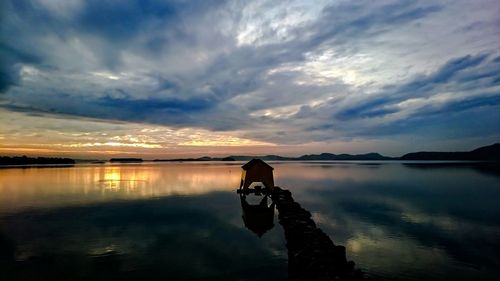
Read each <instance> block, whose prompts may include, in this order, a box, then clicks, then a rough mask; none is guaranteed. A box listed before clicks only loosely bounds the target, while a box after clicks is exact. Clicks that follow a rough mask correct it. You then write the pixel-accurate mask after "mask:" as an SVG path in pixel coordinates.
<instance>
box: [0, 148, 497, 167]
mask: <svg viewBox="0 0 500 281" xmlns="http://www.w3.org/2000/svg"><path fill="white" fill-rule="evenodd" d="M253 158H260V159H262V160H264V161H346V160H356V161H370V160H371V161H386V160H404V161H500V143H495V144H492V145H488V146H483V147H480V148H477V149H474V150H471V151H466V152H433V151H421V152H412V153H408V154H405V155H403V156H401V157H387V156H383V155H380V154H379V153H375V152H371V153H365V154H333V153H321V154H306V155H302V156H299V157H285V156H279V155H261V156H248V155H232V156H227V157H209V156H204V157H199V158H176V159H155V160H153V161H154V162H190V161H249V160H252V159H253ZM92 161H93V162H90V163H99V164H101V163H104V161H95V160H92ZM75 162H76V161H75V160H73V159H70V158H47V157H37V158H34V157H26V156H21V157H7V156H3V157H0V165H39V164H75ZM87 162H88V161H87ZM109 162H112V163H141V162H144V160H143V159H141V158H111V159H110V160H109Z"/></svg>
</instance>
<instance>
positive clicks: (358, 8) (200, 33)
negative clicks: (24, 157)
mask: <svg viewBox="0 0 500 281" xmlns="http://www.w3.org/2000/svg"><path fill="white" fill-rule="evenodd" d="M0 5H1V7H0V10H1V11H0V107H1V108H3V109H2V110H1V114H2V120H13V116H17V117H16V120H17V121H16V120H13V121H12V122H10V123H9V124H6V125H3V126H2V129H1V131H0V134H1V136H2V142H3V143H4V148H5V147H7V145H9V147H12V145H11V144H14V143H15V139H16V138H15V137H14V136H13V135H12V134H10V133H9V132H10V131H12V130H14V129H15V128H18V127H23V126H25V125H26V124H25V123H24V122H28V121H27V120H32V119H33V118H37V119H40V120H45V121H40V122H38V123H37V124H38V126H39V127H33V126H31V125H30V126H29V127H30V128H31V130H32V131H33V133H36V132H37V131H44V130H46V129H47V127H48V126H49V124H51V125H53V123H61V125H60V126H59V128H58V131H57V134H58V133H61V134H66V133H68V132H69V131H73V130H74V128H70V126H65V125H64V124H65V123H66V121H64V119H66V118H71V119H72V120H73V121H72V122H76V123H78V122H80V123H81V124H87V123H88V122H90V121H89V120H92V122H96V123H99V124H102V125H101V126H103V127H102V128H100V132H102V133H106V132H107V131H108V130H109V131H113V128H114V127H115V124H121V125H120V126H124V128H122V129H123V130H126V129H125V128H126V126H127V124H128V126H129V127H130V128H131V129H130V132H128V133H125V131H123V132H121V133H120V134H122V135H123V134H125V135H130V136H131V139H134V138H135V140H138V139H137V137H136V136H137V135H141V134H140V133H139V132H138V131H137V128H139V127H140V126H143V127H144V128H162V129H161V130H163V131H165V132H166V131H168V132H171V133H168V134H167V133H165V134H166V135H168V136H170V135H172V134H176V133H178V135H177V137H180V138H182V140H181V139H178V140H177V141H176V142H172V143H170V142H167V143H168V144H167V143H164V142H163V140H161V141H160V142H161V143H162V144H157V145H159V146H160V148H165V149H167V148H168V149H172V147H177V146H182V144H187V143H192V142H191V139H190V137H189V135H187V134H183V133H179V132H187V131H189V130H192V131H193V132H194V131H196V132H203V133H202V134H203V136H204V138H206V139H207V141H206V142H205V144H206V146H207V147H209V146H211V147H215V146H218V145H227V144H228V143H227V140H229V139H232V140H233V142H231V141H229V145H230V146H232V145H234V144H235V143H236V142H234V140H237V142H239V143H241V144H252V145H253V144H256V145H268V149H269V150H268V151H273V150H275V149H277V147H285V146H287V145H289V146H290V147H294V146H296V145H304V144H307V145H309V146H310V147H312V146H314V145H316V147H317V148H319V147H322V148H326V149H330V150H332V149H336V148H337V147H338V144H339V143H341V142H343V143H356V142H364V143H365V145H362V146H360V147H359V148H361V147H364V148H366V149H370V148H369V147H370V145H368V144H373V145H375V144H377V145H378V146H379V147H380V148H381V149H382V150H383V149H384V147H388V146H389V143H391V142H392V141H394V140H397V141H396V143H402V144H404V143H407V142H408V140H412V139H413V140H414V139H420V138H425V139H426V143H428V144H429V145H430V147H431V148H432V147H434V148H440V146H445V145H449V144H450V143H453V144H454V148H456V149H463V148H465V147H467V146H470V145H472V146H475V145H481V144H486V143H487V142H490V141H494V140H498V138H499V137H500V130H499V128H498V123H499V122H500V113H498V112H500V91H499V90H500V74H499V73H500V52H498V49H499V47H500V41H499V39H498V38H500V29H499V28H498V26H500V18H499V17H498V11H499V9H500V6H499V5H498V3H497V2H496V1H488V0H482V1H474V2H471V1H425V0H421V1H410V0H405V1H396V0H394V1H393V0H384V1H370V2H358V1H354V2H353V1H340V0H339V1H314V2H310V1H264V0H260V1H215V0H214V1H180V0H179V1H160V0H145V1H144V0H141V1H139V0H136V1H126V2H123V1H97V0H96V1H93V0H91V1H79V0H67V1H62V0H61V1H57V0H43V1H42V0H40V1H27V0H20V1H2V4H0ZM33 115H36V117H32V116H33ZM30 116H31V117H30ZM2 123H7V122H2ZM76 123H75V124H76ZM140 124H143V125H140ZM82 126H83V125H82ZM136 127H137V128H136ZM186 130H187V131H186ZM24 131H26V130H24ZM25 133H26V134H29V132H25ZM72 133H74V132H72ZM210 135H213V136H216V137H214V138H210ZM220 136H224V137H220ZM155 137H156V138H158V137H160V135H159V134H155ZM458 137H459V138H461V139H462V140H463V141H462V142H456V141H454V140H455V139H456V138H458ZM214 139H217V140H219V141H220V142H216V141H214ZM222 139H225V140H222ZM44 140H45V141H44ZM155 140H156V141H158V139H155ZM32 141H33V142H35V141H37V144H42V145H43V144H46V145H49V144H55V143H58V142H60V141H62V140H61V139H56V138H51V137H50V136H46V137H44V138H40V139H38V140H32ZM64 141H66V142H68V143H73V144H75V143H84V142H82V141H81V140H80V139H78V136H75V138H73V139H71V140H70V139H65V140H64ZM88 143H95V144H96V146H99V145H100V146H106V144H108V146H112V145H109V144H113V143H116V142H115V141H114V140H113V139H112V136H110V137H106V136H105V135H103V136H101V137H100V138H99V139H98V140H97V139H96V140H93V141H92V142H88ZM129 143H130V144H129V145H128V146H127V145H123V146H122V147H130V148H131V149H132V148H136V147H141V143H142V142H133V141H132V142H129ZM133 143H136V144H133ZM152 143H155V141H153V142H152ZM196 143H202V142H196ZM381 143H385V145H381ZM115 146H118V145H115ZM73 147H76V146H73ZM142 147H144V148H148V147H147V146H142ZM353 147H354V146H353ZM379 147H372V148H371V149H370V150H378V149H379ZM393 147H397V148H395V149H392V150H391V149H386V150H385V151H387V152H388V153H399V152H400V151H405V150H413V149H412V148H409V147H405V146H404V145H399V146H398V145H396V146H393ZM421 147H422V148H423V147H424V146H421ZM149 148H151V149H154V148H159V147H155V146H154V145H153V146H150V147H149ZM352 150H353V151H354V150H357V149H356V148H353V149H352ZM131 151H132V150H131ZM165 153H167V154H168V152H165Z"/></svg>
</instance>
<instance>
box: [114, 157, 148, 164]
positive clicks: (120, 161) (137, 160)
mask: <svg viewBox="0 0 500 281" xmlns="http://www.w3.org/2000/svg"><path fill="white" fill-rule="evenodd" d="M142 161H143V160H142V159H141V158H111V159H109V162H119V163H137V162H142Z"/></svg>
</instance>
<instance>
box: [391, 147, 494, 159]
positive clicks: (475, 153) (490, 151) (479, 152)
mask: <svg viewBox="0 0 500 281" xmlns="http://www.w3.org/2000/svg"><path fill="white" fill-rule="evenodd" d="M400 159H401V160H500V143H495V144H492V145H488V146H483V147H480V148H477V149H474V150H472V151H468V152H427V151H422V152H413V153H408V154H405V155H403V156H402V157H401V158H400Z"/></svg>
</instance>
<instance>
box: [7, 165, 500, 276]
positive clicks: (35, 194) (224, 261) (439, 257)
mask: <svg viewBox="0 0 500 281" xmlns="http://www.w3.org/2000/svg"><path fill="white" fill-rule="evenodd" d="M272 165H273V166H274V167H275V183H276V184H277V185H279V186H281V187H283V188H287V189H290V190H291V191H292V193H293V196H294V198H295V200H296V201H298V202H300V203H301V205H302V206H303V207H305V208H306V209H308V210H309V211H311V213H312V214H313V219H314V220H315V221H316V223H317V224H318V226H319V227H320V228H322V229H323V231H325V232H326V233H327V234H328V235H329V236H330V238H331V239H332V240H333V241H334V243H336V244H340V245H344V246H346V249H347V256H348V259H350V260H353V261H355V262H356V265H357V267H358V268H360V269H361V270H362V271H363V272H365V273H366V275H367V277H369V278H370V279H374V280H376V279H381V280H500V239H499V238H500V204H499V198H500V172H499V170H500V168H499V167H498V166H491V165H490V166H478V165H463V164H461V165H443V164H436V163H433V164H426V165H414V164H402V163H386V164H377V163H352V162H351V163H346V162H344V163H332V162H330V163H328V162H322V163H272ZM239 181H240V164H239V163H231V164H228V163H184V164H183V163H180V164H175V163H162V164H147V163H145V164H138V165H135V164H134V165H96V166H75V167H61V168H25V169H22V168H9V169H0V251H1V252H0V272H2V273H1V274H2V280H117V279H119V280H123V279H127V280H284V279H286V276H287V250H286V247H285V243H286V241H285V240H284V235H283V231H282V229H281V226H280V225H279V223H278V221H277V219H276V218H275V220H274V224H275V225H274V227H273V228H272V229H271V230H270V231H268V232H267V233H265V234H264V235H263V236H262V237H261V238H259V237H258V236H257V235H256V234H254V233H253V232H251V231H250V230H248V229H246V228H245V226H244V224H243V221H242V217H241V213H242V211H241V205H240V200H239V197H238V195H237V194H236V193H235V190H236V188H237V187H238V184H239ZM5 277H7V278H5Z"/></svg>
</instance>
